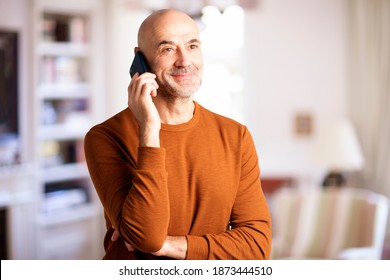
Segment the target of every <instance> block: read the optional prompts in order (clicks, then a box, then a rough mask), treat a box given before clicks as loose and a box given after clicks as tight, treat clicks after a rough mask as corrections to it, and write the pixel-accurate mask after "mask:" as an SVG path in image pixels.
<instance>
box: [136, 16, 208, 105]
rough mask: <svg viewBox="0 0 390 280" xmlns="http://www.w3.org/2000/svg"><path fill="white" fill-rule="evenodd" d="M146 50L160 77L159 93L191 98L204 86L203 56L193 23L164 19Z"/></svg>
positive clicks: (153, 68) (152, 32)
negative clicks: (202, 82)
mask: <svg viewBox="0 0 390 280" xmlns="http://www.w3.org/2000/svg"><path fill="white" fill-rule="evenodd" d="M146 40H147V41H148V42H147V44H145V45H144V47H141V50H142V51H144V53H145V55H146V56H147V58H148V60H149V63H150V65H151V68H152V71H153V72H154V73H155V74H156V75H157V82H158V84H159V89H158V94H162V95H164V96H166V97H168V98H189V97H191V96H192V95H193V94H194V93H195V92H196V91H197V90H198V89H199V87H200V84H201V76H202V71H203V57H202V52H201V44H200V40H199V34H198V29H197V27H196V25H195V23H194V22H192V20H188V19H186V18H180V17H178V18H177V17H173V18H172V17H170V18H169V17H164V18H162V19H160V20H158V22H156V23H155V24H154V25H153V26H152V28H151V32H150V33H149V36H148V38H146Z"/></svg>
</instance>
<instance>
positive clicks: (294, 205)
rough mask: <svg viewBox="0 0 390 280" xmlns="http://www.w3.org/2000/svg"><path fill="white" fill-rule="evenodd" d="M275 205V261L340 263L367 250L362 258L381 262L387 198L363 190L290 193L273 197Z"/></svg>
mask: <svg viewBox="0 0 390 280" xmlns="http://www.w3.org/2000/svg"><path fill="white" fill-rule="evenodd" d="M270 205H271V206H270V207H271V214H272V220H273V226H274V228H273V232H274V243H275V244H274V250H273V253H272V255H271V257H272V258H294V259H306V258H314V259H323V258H326V259H338V258H343V257H345V256H346V255H343V252H344V251H345V250H348V249H351V248H366V249H367V250H366V251H365V255H360V256H359V258H367V259H380V258H381V255H382V249H383V243H384V239H385V232H386V224H387V218H388V212H389V200H388V199H387V198H386V197H385V196H382V195H380V194H377V193H373V192H371V191H369V190H364V189H357V188H335V189H333V188H328V189H325V190H324V189H316V190H310V191H304V190H298V189H293V188H286V189H282V190H280V191H278V192H276V193H274V194H273V196H272V198H271V203H270ZM348 257H349V256H348Z"/></svg>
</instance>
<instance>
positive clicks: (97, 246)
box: [33, 0, 104, 259]
mask: <svg viewBox="0 0 390 280" xmlns="http://www.w3.org/2000/svg"><path fill="white" fill-rule="evenodd" d="M103 6H104V1H101V0H83V1H74V0H69V1H59V0H34V1H33V14H34V18H33V23H34V24H33V25H34V42H35V43H34V46H35V48H34V51H33V52H34V73H35V74H34V96H35V107H36V120H35V123H36V137H35V140H36V145H35V147H36V152H35V154H36V159H37V160H36V162H37V165H38V170H39V171H38V181H39V183H38V185H39V187H38V194H37V197H38V203H37V211H36V213H37V215H36V216H37V217H36V221H37V234H36V236H37V258H38V259H100V258H101V257H102V255H103V249H102V242H103V234H104V230H103V228H104V226H103V224H104V223H103V211H102V208H101V205H100V202H99V200H98V198H97V195H96V193H95V189H94V187H93V185H92V182H91V181H90V178H89V174H88V170H87V166H86V163H85V158H84V150H83V139H84V136H85V133H86V132H87V131H88V129H89V128H90V127H92V126H93V125H94V124H95V123H97V122H98V121H99V120H100V118H102V117H103V116H102V115H103V107H102V106H101V104H102V102H101V101H102V99H103V94H104V92H102V90H103V88H104V84H103V83H104V79H103V78H102V72H100V71H101V69H103V68H104V67H103V66H104V65H103V64H104V61H103V59H102V58H103V55H102V53H103V51H104V49H103V48H102V46H103V45H104V39H103V37H102V36H103V35H102V32H99V31H101V30H102V26H103V24H104V23H103V22H102V20H101V19H102V18H104V17H103V16H102V13H103V11H104V7H103Z"/></svg>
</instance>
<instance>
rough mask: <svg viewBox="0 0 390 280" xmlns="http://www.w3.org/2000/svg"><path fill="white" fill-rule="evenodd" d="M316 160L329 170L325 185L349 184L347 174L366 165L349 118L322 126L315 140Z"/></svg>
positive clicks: (339, 185)
mask: <svg viewBox="0 0 390 280" xmlns="http://www.w3.org/2000/svg"><path fill="white" fill-rule="evenodd" d="M313 159H314V161H315V162H316V163H317V164H318V165H320V166H322V167H324V168H326V169H327V170H328V174H327V176H326V177H325V178H324V180H323V183H322V185H323V187H328V186H335V187H342V186H345V185H347V178H346V175H347V174H348V173H350V172H352V171H358V170H360V169H362V168H363V166H364V162H365V160H364V156H363V152H362V149H361V147H360V144H359V140H358V137H357V135H356V132H355V129H354V127H353V125H352V123H351V122H350V121H349V120H347V119H341V120H337V121H334V122H330V123H328V124H327V125H325V126H324V127H322V128H320V129H319V131H318V135H317V137H316V140H315V142H314V153H313Z"/></svg>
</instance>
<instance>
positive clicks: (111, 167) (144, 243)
mask: <svg viewBox="0 0 390 280" xmlns="http://www.w3.org/2000/svg"><path fill="white" fill-rule="evenodd" d="M84 150H85V155H86V160H87V165H88V169H89V172H90V176H91V178H92V181H93V183H94V186H95V188H96V191H97V194H98V196H99V198H100V201H101V203H102V205H103V207H104V211H105V213H106V216H107V217H108V218H109V220H110V222H111V223H112V225H113V226H114V227H115V228H116V229H117V230H118V231H119V233H120V235H121V237H122V238H123V239H124V241H126V242H127V243H129V244H131V245H132V246H134V247H135V248H136V249H138V250H140V251H143V252H155V251H158V250H159V249H161V247H162V245H163V243H164V241H165V239H166V236H167V231H168V223H169V199H168V189H167V173H166V170H165V150H164V149H162V148H148V147H142V148H138V151H137V155H134V157H136V158H134V157H132V156H131V155H130V153H129V152H128V151H127V150H126V149H125V148H124V147H123V144H120V141H116V140H115V139H114V138H113V135H112V134H111V135H110V136H109V135H108V134H107V133H106V131H105V130H104V129H102V128H101V127H100V128H96V127H95V128H92V129H91V130H90V131H89V132H88V133H87V135H86V137H85V142H84Z"/></svg>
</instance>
